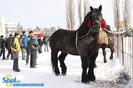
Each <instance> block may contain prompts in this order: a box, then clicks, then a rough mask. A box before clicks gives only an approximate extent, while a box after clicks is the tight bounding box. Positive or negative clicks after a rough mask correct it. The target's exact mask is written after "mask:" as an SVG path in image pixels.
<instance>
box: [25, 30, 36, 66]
mask: <svg viewBox="0 0 133 88" xmlns="http://www.w3.org/2000/svg"><path fill="white" fill-rule="evenodd" d="M30 35H33V31H29V35H28V36H26V37H25V38H24V46H25V48H26V53H27V55H26V65H28V64H29V56H30V53H31V52H30V50H29V46H28V42H29V40H30ZM34 38H35V40H36V42H37V44H38V40H37V37H34Z"/></svg>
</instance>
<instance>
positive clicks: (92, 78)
mask: <svg viewBox="0 0 133 88" xmlns="http://www.w3.org/2000/svg"><path fill="white" fill-rule="evenodd" d="M97 56H98V52H97V53H96V54H93V55H92V56H91V57H90V58H89V60H90V63H89V71H88V78H89V81H95V75H94V68H95V61H96V57H97Z"/></svg>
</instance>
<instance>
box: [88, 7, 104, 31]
mask: <svg viewBox="0 0 133 88" xmlns="http://www.w3.org/2000/svg"><path fill="white" fill-rule="evenodd" d="M90 10H91V13H92V14H91V22H92V23H91V24H92V29H91V32H92V33H98V32H99V31H100V28H101V23H102V13H101V10H102V6H101V5H100V6H99V8H98V9H97V8H93V7H91V6H90Z"/></svg>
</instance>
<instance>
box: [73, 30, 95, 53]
mask: <svg viewBox="0 0 133 88" xmlns="http://www.w3.org/2000/svg"><path fill="white" fill-rule="evenodd" d="M89 33H90V30H89V31H88V32H87V33H86V34H85V35H83V36H81V37H78V31H77V32H76V41H75V45H76V48H77V51H78V52H79V49H78V39H82V38H84V37H86V36H87V35H88V34H89ZM94 39H95V38H92V37H91V39H90V41H89V42H88V43H90V42H91V41H93V40H94ZM79 53H80V52H79Z"/></svg>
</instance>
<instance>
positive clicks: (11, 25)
mask: <svg viewBox="0 0 133 88" xmlns="http://www.w3.org/2000/svg"><path fill="white" fill-rule="evenodd" d="M16 31H17V23H16V22H11V21H8V22H6V21H5V17H4V16H0V35H4V36H5V35H7V34H10V33H14V32H16Z"/></svg>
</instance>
